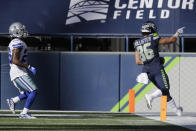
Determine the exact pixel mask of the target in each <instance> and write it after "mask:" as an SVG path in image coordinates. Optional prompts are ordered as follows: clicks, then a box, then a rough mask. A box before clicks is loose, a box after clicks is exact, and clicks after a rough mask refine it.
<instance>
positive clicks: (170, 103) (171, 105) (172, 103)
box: [167, 99, 178, 112]
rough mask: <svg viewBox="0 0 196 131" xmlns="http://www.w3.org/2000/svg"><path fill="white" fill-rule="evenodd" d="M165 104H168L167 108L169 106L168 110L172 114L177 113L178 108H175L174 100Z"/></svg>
mask: <svg viewBox="0 0 196 131" xmlns="http://www.w3.org/2000/svg"><path fill="white" fill-rule="evenodd" d="M167 104H168V106H170V108H171V109H172V110H173V111H174V112H176V111H177V109H178V107H177V106H176V103H175V101H174V99H171V100H170V101H169V102H167Z"/></svg>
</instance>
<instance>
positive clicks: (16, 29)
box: [9, 22, 28, 38]
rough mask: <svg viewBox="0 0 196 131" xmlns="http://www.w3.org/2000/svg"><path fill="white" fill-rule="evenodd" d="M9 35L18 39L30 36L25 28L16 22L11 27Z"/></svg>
mask: <svg viewBox="0 0 196 131" xmlns="http://www.w3.org/2000/svg"><path fill="white" fill-rule="evenodd" d="M9 34H10V36H11V37H17V38H22V37H23V38H25V37H27V36H28V32H27V30H26V29H25V26H24V25H22V24H21V23H20V22H15V23H12V24H11V25H10V27H9Z"/></svg>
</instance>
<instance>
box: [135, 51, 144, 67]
mask: <svg viewBox="0 0 196 131" xmlns="http://www.w3.org/2000/svg"><path fill="white" fill-rule="evenodd" d="M135 63H136V64H137V65H143V62H142V61H141V59H140V57H139V52H138V51H135Z"/></svg>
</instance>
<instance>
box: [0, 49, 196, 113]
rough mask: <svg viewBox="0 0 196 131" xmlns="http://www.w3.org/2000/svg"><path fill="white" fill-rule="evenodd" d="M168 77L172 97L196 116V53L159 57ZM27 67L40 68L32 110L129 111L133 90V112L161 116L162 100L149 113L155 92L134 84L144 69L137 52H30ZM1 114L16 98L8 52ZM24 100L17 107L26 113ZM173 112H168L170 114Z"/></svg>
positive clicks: (3, 59) (0, 58)
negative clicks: (148, 96)
mask: <svg viewBox="0 0 196 131" xmlns="http://www.w3.org/2000/svg"><path fill="white" fill-rule="evenodd" d="M161 56H164V58H165V65H164V66H165V70H166V72H167V73H168V75H169V78H170V92H171V95H172V96H173V98H174V99H175V100H176V104H177V105H181V106H183V108H184V111H185V112H195V111H196V106H195V105H196V101H195V99H196V96H195V94H196V90H195V83H194V82H195V78H196V73H195V72H196V70H195V67H196V54H171V53H169V54H161ZM28 58H29V63H30V64H31V65H32V66H34V67H36V68H37V75H36V76H35V77H34V76H32V78H33V80H34V81H35V83H36V85H37V87H38V89H39V94H38V96H37V98H36V100H35V103H34V105H33V107H32V109H36V110H68V111H69V110H71V111H110V112H128V109H129V105H128V91H129V89H135V92H136V99H135V103H136V107H135V112H159V111H160V98H157V99H156V100H154V101H153V109H152V110H151V111H149V110H147V107H146V103H145V100H144V95H145V94H146V93H150V92H153V91H154V90H156V87H154V85H153V84H152V83H148V84H147V85H143V84H139V83H137V82H136V80H135V79H136V76H137V75H138V74H139V73H140V72H141V70H142V66H137V65H136V64H135V59H134V54H133V53H85V52H84V53H73V52H72V53H63V52H55V53H48V52H30V53H29V57H28ZM0 63H1V77H0V78H1V79H0V80H1V81H0V82H1V91H0V92H1V104H0V106H1V109H8V106H7V104H6V98H10V97H13V96H16V95H18V94H19V93H18V91H17V89H16V88H14V85H13V84H12V83H11V82H10V78H9V64H8V54H7V52H1V53H0ZM23 105H24V101H23V102H22V103H19V104H17V107H16V109H22V108H23ZM170 111H171V110H170V109H169V108H168V112H170Z"/></svg>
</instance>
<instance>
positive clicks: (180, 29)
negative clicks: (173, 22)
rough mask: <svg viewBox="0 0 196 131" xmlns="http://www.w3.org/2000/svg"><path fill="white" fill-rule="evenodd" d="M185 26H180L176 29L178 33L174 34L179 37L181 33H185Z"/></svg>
mask: <svg viewBox="0 0 196 131" xmlns="http://www.w3.org/2000/svg"><path fill="white" fill-rule="evenodd" d="M184 28H185V27H182V28H179V29H178V30H177V31H176V34H174V36H175V37H178V36H179V35H180V34H183V32H184Z"/></svg>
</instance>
